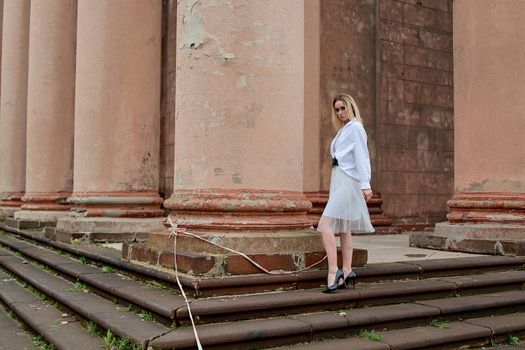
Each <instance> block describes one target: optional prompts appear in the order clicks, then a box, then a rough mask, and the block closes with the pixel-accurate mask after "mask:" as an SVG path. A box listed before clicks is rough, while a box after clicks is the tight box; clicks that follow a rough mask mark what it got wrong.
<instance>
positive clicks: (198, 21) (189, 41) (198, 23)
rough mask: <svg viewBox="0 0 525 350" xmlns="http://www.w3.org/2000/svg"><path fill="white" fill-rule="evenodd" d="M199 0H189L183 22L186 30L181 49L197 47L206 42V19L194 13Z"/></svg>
mask: <svg viewBox="0 0 525 350" xmlns="http://www.w3.org/2000/svg"><path fill="white" fill-rule="evenodd" d="M198 2H199V0H187V1H186V10H187V14H186V15H185V16H184V18H183V20H182V23H184V27H185V32H184V37H183V38H182V42H181V46H180V48H181V49H184V48H189V49H197V48H198V47H199V46H201V45H202V44H204V42H205V40H204V39H205V37H204V20H203V19H202V17H201V16H199V15H197V14H196V13H193V8H194V6H195V5H196V4H197V3H198Z"/></svg>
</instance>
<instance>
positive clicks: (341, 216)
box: [317, 166, 375, 234]
mask: <svg viewBox="0 0 525 350" xmlns="http://www.w3.org/2000/svg"><path fill="white" fill-rule="evenodd" d="M317 231H320V232H331V233H334V234H339V233H352V232H354V233H367V232H374V231H375V230H374V227H373V226H372V223H371V222H370V215H369V214H368V208H367V206H366V201H365V199H364V197H363V192H362V191H361V186H360V184H359V182H358V181H357V180H355V179H352V178H351V177H350V176H348V175H347V174H346V173H345V172H344V171H343V170H341V168H339V167H338V166H334V167H332V177H331V180H330V195H329V197H328V203H327V204H326V207H325V209H324V211H323V215H322V216H321V219H320V220H319V225H318V226H317Z"/></svg>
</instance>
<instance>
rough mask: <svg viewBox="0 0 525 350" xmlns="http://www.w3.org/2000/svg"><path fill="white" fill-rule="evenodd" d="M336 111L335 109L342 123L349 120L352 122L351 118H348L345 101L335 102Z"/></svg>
mask: <svg viewBox="0 0 525 350" xmlns="http://www.w3.org/2000/svg"><path fill="white" fill-rule="evenodd" d="M334 109H335V113H336V114H337V116H338V117H339V119H341V121H343V122H347V121H348V120H350V118H348V111H347V110H346V107H345V104H344V103H343V101H335V103H334Z"/></svg>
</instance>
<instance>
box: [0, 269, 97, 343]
mask: <svg viewBox="0 0 525 350" xmlns="http://www.w3.org/2000/svg"><path fill="white" fill-rule="evenodd" d="M7 277H8V276H7V275H5V274H4V273H2V272H0V278H2V281H1V282H0V298H1V299H2V301H5V300H9V307H10V309H12V310H13V311H14V312H15V314H16V315H17V317H18V318H20V319H21V320H22V321H24V322H25V323H26V324H27V325H28V326H29V327H30V328H31V329H33V330H34V331H35V332H36V333H37V334H40V335H42V337H43V338H44V339H46V340H47V341H48V342H49V343H51V344H53V345H54V346H55V348H57V349H75V350H92V349H103V348H104V342H103V340H102V339H101V338H98V337H95V336H93V335H91V334H89V333H88V332H87V330H85V329H84V328H83V327H82V326H81V325H80V324H79V323H78V321H77V320H76V319H75V317H74V316H72V315H68V314H67V313H64V312H62V311H60V310H57V309H55V308H54V307H53V306H51V305H50V304H48V303H46V302H44V301H41V300H40V299H38V298H37V297H36V296H35V295H34V294H32V293H31V292H29V291H28V290H26V289H24V288H23V287H21V286H20V285H18V284H17V283H16V282H15V281H14V280H11V279H9V278H7ZM2 343H3V339H2V338H0V344H2ZM0 348H1V347H0ZM9 349H11V350H12V349H18V348H17V347H12V348H9Z"/></svg>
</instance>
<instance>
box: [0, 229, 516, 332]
mask: <svg viewBox="0 0 525 350" xmlns="http://www.w3.org/2000/svg"><path fill="white" fill-rule="evenodd" d="M0 243H1V244H3V245H6V246H8V247H9V248H11V249H16V250H17V251H19V252H21V253H22V254H24V255H25V256H27V257H29V258H31V259H34V260H35V261H38V262H40V263H42V264H46V265H47V266H49V267H51V268H52V269H53V270H55V271H59V272H61V273H63V274H64V275H66V276H68V277H69V278H70V279H73V280H78V281H80V282H82V283H85V284H87V285H89V286H90V287H92V288H94V289H96V290H97V291H99V292H102V294H103V295H105V296H107V297H108V298H109V299H113V298H118V299H119V300H120V302H121V303H123V304H124V305H127V304H128V303H132V304H134V305H136V306H138V307H139V308H141V309H144V310H148V311H151V312H154V313H155V314H156V315H157V316H158V317H159V319H160V320H161V321H163V323H165V324H170V323H171V322H170V321H173V322H176V323H179V324H188V323H189V313H188V309H187V307H186V306H185V303H184V300H183V298H182V297H181V296H178V295H173V294H171V293H169V292H167V291H165V290H159V289H156V288H152V287H149V286H145V285H143V284H142V283H139V282H137V281H134V280H132V279H129V278H127V277H125V276H122V275H118V274H116V273H105V272H104V271H102V270H101V269H100V268H97V267H94V266H91V265H86V264H82V263H80V262H79V261H78V260H75V259H72V258H69V257H66V256H63V255H60V254H58V253H56V252H53V251H51V250H49V249H45V248H43V247H37V246H35V245H34V244H32V243H30V242H27V241H24V240H20V239H18V238H16V237H13V236H10V235H0ZM459 260H460V261H458V262H457V263H456V264H450V263H448V262H445V261H434V262H432V264H430V263H427V264H423V263H422V265H424V266H425V271H427V272H426V275H427V276H436V275H444V273H443V271H445V270H446V269H447V268H448V269H450V268H451V267H453V268H454V270H460V271H464V270H465V269H467V268H470V269H474V270H475V271H478V270H480V269H481V268H482V267H484V266H486V261H485V260H482V261H481V262H479V263H477V264H475V261H474V260H473V259H466V260H465V259H459ZM499 260H500V261H501V259H499ZM503 261H512V259H510V260H509V259H503ZM393 265H394V267H393V269H394V270H395V271H397V272H400V268H399V267H398V266H395V265H396V264H395V263H394V264H393ZM400 265H401V266H403V268H404V269H405V271H406V269H407V267H408V268H411V269H413V266H412V265H406V266H405V265H402V264H400ZM480 266H481V268H480ZM504 266H506V265H504ZM511 266H513V265H511ZM517 266H521V265H520V264H517ZM384 268H386V266H384ZM370 270H371V271H369V270H367V269H366V268H365V269H363V270H362V271H361V273H362V274H363V275H365V277H363V279H364V280H373V279H371V278H368V279H367V277H370V276H377V274H378V272H379V271H381V269H377V266H376V265H371V267H370ZM383 271H384V270H383ZM360 280H361V274H360V275H359V281H360ZM524 282H525V272H523V271H506V272H504V273H488V274H484V275H467V276H452V277H441V278H439V277H434V278H427V279H423V280H416V281H412V280H409V281H402V282H390V283H382V284H377V283H376V284H374V283H361V282H360V283H359V284H358V288H357V289H355V290H350V289H347V290H341V291H338V292H337V293H334V294H330V295H327V294H322V293H319V290H318V289H314V290H301V291H285V292H272V293H265V294H257V295H239V296H224V297H212V298H202V299H196V300H193V301H192V312H193V314H194V315H195V316H197V317H198V319H199V323H209V322H216V321H226V320H229V321H235V320H242V319H250V318H260V317H270V316H280V315H286V314H297V313H303V312H312V311H318V310H335V309H339V308H344V307H356V306H358V307H365V306H370V305H378V304H385V303H395V302H410V301H413V300H415V299H416V298H418V299H429V298H434V297H438V296H442V297H446V296H450V295H454V294H472V293H475V292H479V291H498V290H499V291H501V290H508V289H516V288H520V287H521V285H522V284H523V283H524Z"/></svg>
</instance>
